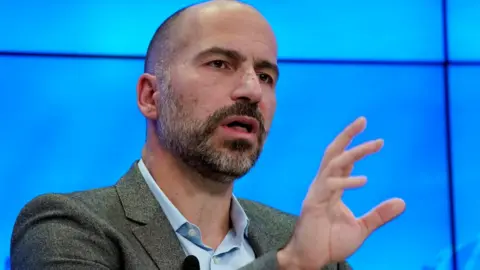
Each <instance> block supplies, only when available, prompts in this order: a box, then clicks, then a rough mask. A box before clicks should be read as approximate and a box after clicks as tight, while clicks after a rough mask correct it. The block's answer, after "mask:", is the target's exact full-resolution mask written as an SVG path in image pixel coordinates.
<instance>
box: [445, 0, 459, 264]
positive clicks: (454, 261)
mask: <svg viewBox="0 0 480 270" xmlns="http://www.w3.org/2000/svg"><path fill="white" fill-rule="evenodd" d="M447 1H448V0H442V31H443V87H444V101H445V136H446V150H447V176H448V197H449V212H450V240H451V244H452V266H453V269H454V270H457V269H458V260H457V253H456V248H457V237H456V233H457V230H456V220H455V193H454V184H453V161H452V159H453V157H452V128H451V111H450V77H449V75H450V72H449V67H450V58H449V46H448V3H447Z"/></svg>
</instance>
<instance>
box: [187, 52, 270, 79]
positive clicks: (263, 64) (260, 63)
mask: <svg viewBox="0 0 480 270" xmlns="http://www.w3.org/2000/svg"><path fill="white" fill-rule="evenodd" d="M211 54H218V55H223V56H225V57H227V58H229V59H233V60H236V61H239V62H245V61H246V60H247V57H246V56H245V55H243V54H241V53H240V52H238V51H236V50H231V49H226V48H222V47H211V48H208V49H205V50H203V51H201V52H200V53H199V54H198V55H197V57H196V58H197V59H200V58H203V57H206V56H207V55H211ZM255 68H260V69H270V70H272V71H273V72H274V73H275V76H276V77H277V80H278V78H279V77H280V70H279V68H278V65H277V64H275V63H272V62H271V61H268V60H264V59H260V60H257V61H255Z"/></svg>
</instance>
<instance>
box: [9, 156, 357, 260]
mask: <svg viewBox="0 0 480 270" xmlns="http://www.w3.org/2000/svg"><path fill="white" fill-rule="evenodd" d="M136 164H137V163H136V162H135V164H134V165H133V166H132V167H131V168H130V170H129V171H128V172H127V173H126V174H125V175H124V176H123V177H122V178H121V179H120V180H119V181H118V182H117V183H116V184H115V185H114V186H112V187H107V188H103V189H96V190H90V191H84V192H77V193H71V194H47V195H42V196H40V197H37V198H35V199H33V200H32V201H31V202H29V203H28V204H27V205H26V206H25V207H24V208H23V209H22V211H21V212H20V215H19V216H18V218H17V221H16V223H15V227H14V230H13V234H12V240H11V254H10V256H11V267H12V269H13V270H17V269H22V270H27V269H28V270H34V269H52V270H53V269H59V270H60V269H62V270H73V269H78V270H80V269H85V270H86V269H89V270H92V269H142V270H148V269H180V268H181V264H182V262H183V260H184V258H185V253H184V251H183V249H182V248H181V245H180V242H179V240H178V239H177V236H176V234H175V232H174V231H173V229H172V227H171V225H170V223H169V221H168V219H167V217H166V216H165V214H164V213H163V212H162V210H161V208H160V206H159V204H158V202H157V201H156V200H155V197H154V196H153V194H152V193H151V191H150V190H149V188H148V186H147V184H146V183H145V181H144V179H143V177H142V176H141V174H140V172H139V170H138V168H137V165H136ZM239 201H240V203H241V204H242V206H243V207H244V210H245V212H246V214H247V216H248V217H249V219H250V225H249V230H248V241H249V243H250V245H251V246H252V248H253V250H254V252H255V255H256V257H257V259H256V260H255V261H253V262H252V263H250V264H249V265H247V266H245V267H243V268H242V269H244V270H249V269H250V270H267V269H278V265H277V260H276V252H277V250H278V249H280V248H282V247H283V246H284V245H285V244H286V243H287V241H288V240H289V237H290V235H291V233H292V231H293V228H294V224H295V220H296V218H295V217H294V216H292V215H289V214H286V213H283V212H280V211H278V210H275V209H273V208H270V207H268V206H265V205H262V204H259V203H256V202H252V201H248V200H239ZM324 269H325V270H327V269H328V270H346V269H350V268H349V267H348V265H347V264H346V263H339V264H331V265H328V266H326V267H325V268H324Z"/></svg>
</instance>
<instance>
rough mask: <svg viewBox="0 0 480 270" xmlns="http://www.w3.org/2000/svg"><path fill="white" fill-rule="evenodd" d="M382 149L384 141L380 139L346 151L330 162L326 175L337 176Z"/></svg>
mask: <svg viewBox="0 0 480 270" xmlns="http://www.w3.org/2000/svg"><path fill="white" fill-rule="evenodd" d="M382 147H383V140H381V139H379V140H374V141H369V142H366V143H363V144H361V145H358V146H356V147H354V148H352V149H350V150H348V151H345V152H343V153H342V154H340V155H339V156H337V157H335V158H334V159H333V160H332V161H331V162H330V164H329V165H328V167H327V168H326V169H327V172H326V173H327V174H329V175H330V174H335V172H344V171H345V170H346V169H347V168H351V167H352V166H353V164H354V163H355V162H357V161H359V160H361V159H363V158H364V157H366V156H368V155H371V154H373V153H376V152H378V151H379V150H380V149H382Z"/></svg>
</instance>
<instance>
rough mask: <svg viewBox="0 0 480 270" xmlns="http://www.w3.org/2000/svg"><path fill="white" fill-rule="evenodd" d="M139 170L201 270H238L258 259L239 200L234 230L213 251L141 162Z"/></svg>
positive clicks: (234, 211)
mask: <svg viewBox="0 0 480 270" xmlns="http://www.w3.org/2000/svg"><path fill="white" fill-rule="evenodd" d="M138 168H139V169H140V172H141V174H142V176H143V178H144V179H145V181H146V183H147V185H148V187H149V188H150V190H151V191H152V193H153V195H154V196H155V198H156V199H157V201H158V203H159V204H160V207H161V208H162V210H163V212H164V213H165V215H166V216H167V218H168V220H169V221H170V224H171V225H172V228H173V230H174V231H175V232H176V234H177V237H178V240H179V241H180V244H181V246H182V248H183V250H184V251H185V254H186V255H194V256H196V257H197V258H198V260H199V262H200V269H201V270H220V269H222V270H223V269H225V270H230V269H232V270H234V269H238V268H240V267H242V266H244V265H246V264H248V263H250V262H252V261H253V260H254V259H255V253H254V252H253V249H252V247H251V246H250V245H249V244H248V241H247V227H248V218H247V215H246V214H245V211H244V210H243V208H242V207H241V206H240V203H239V202H238V201H237V199H236V198H235V196H233V198H232V207H231V208H230V209H231V210H230V218H231V221H232V224H233V228H232V229H230V231H229V232H228V234H227V235H226V236H225V238H224V239H223V241H222V243H221V244H220V245H219V246H218V248H217V249H216V250H213V249H212V248H210V247H208V246H206V245H205V244H204V243H203V242H202V234H201V232H200V229H199V228H198V226H196V225H195V224H192V223H190V222H188V220H187V219H186V218H185V217H184V216H183V215H182V213H180V211H179V210H178V209H177V208H176V207H175V206H174V205H173V204H172V202H171V201H170V200H169V199H168V198H167V196H166V195H165V193H163V191H162V190H161V189H160V187H159V186H158V185H157V184H156V182H155V180H154V179H153V177H152V175H151V174H150V172H149V171H148V169H147V167H146V166H145V164H144V163H143V160H140V161H139V162H138Z"/></svg>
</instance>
